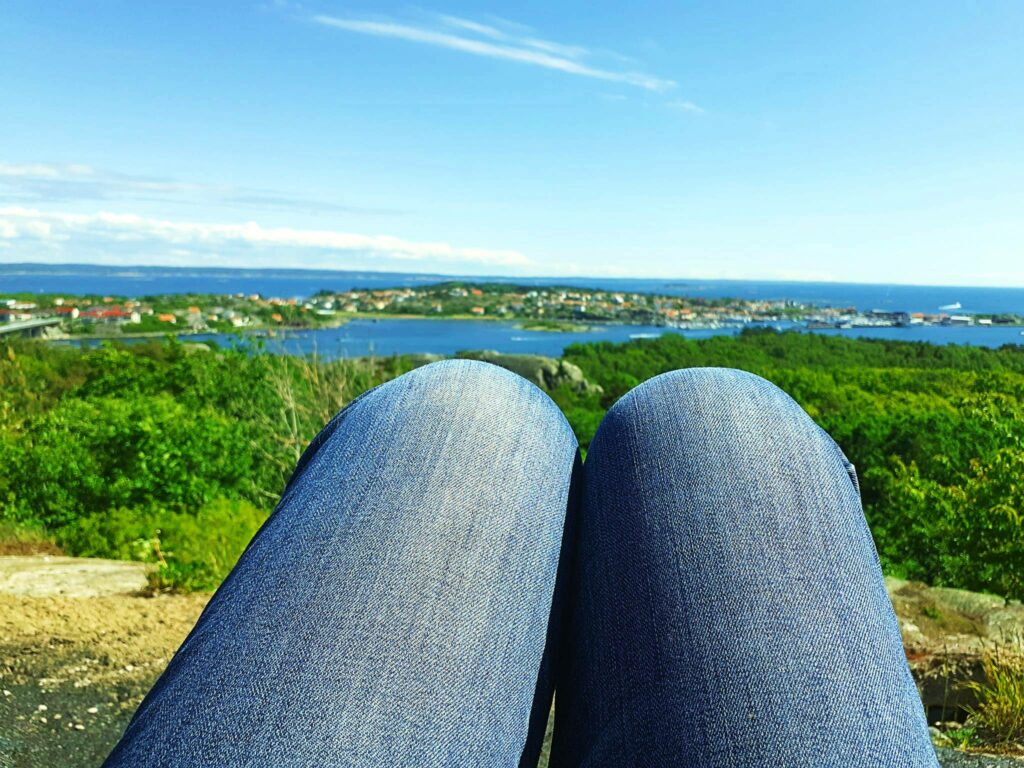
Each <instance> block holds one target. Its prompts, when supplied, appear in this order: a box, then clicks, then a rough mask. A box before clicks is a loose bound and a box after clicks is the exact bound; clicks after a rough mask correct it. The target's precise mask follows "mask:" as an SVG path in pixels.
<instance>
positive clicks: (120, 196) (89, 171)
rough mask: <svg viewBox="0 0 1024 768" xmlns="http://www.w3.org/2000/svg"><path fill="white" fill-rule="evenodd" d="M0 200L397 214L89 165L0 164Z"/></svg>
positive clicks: (270, 192)
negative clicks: (119, 171)
mask: <svg viewBox="0 0 1024 768" xmlns="http://www.w3.org/2000/svg"><path fill="white" fill-rule="evenodd" d="M0 197H2V198H4V199H5V200H7V201H10V202H21V203H33V204H35V203H55V202H72V201H106V200H138V201H146V202H159V203H185V204H196V205H202V206H204V207H205V206H208V205H210V204H220V205H225V206H234V207H239V208H260V209H268V210H287V211H306V212H313V213H353V214H366V215H388V214H392V215H393V214H396V213H399V212H398V211H389V210H383V209H373V208H360V207H355V206H347V205H341V204H338V203H333V202H329V201H324V200H308V199H303V198H295V197H290V196H288V195H286V194H281V193H278V192H273V191H269V190H261V189H249V188H245V187H235V186H231V185H227V184H200V183H195V182H187V181H177V180H174V179H162V178H155V177H149V176H135V175H131V174H126V173H117V172H115V171H105V170H101V169H97V168H93V167H92V166H89V165H84V164H80V163H76V164H66V165H60V164H51V163H24V164H13V163H3V162H0Z"/></svg>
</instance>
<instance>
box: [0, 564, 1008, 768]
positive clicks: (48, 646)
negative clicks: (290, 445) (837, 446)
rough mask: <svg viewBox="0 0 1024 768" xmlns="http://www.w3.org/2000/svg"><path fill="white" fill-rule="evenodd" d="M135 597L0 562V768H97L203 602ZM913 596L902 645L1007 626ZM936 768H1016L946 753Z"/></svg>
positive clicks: (70, 575)
mask: <svg viewBox="0 0 1024 768" xmlns="http://www.w3.org/2000/svg"><path fill="white" fill-rule="evenodd" d="M144 586H145V570H144V567H142V566H140V565H139V564H137V563H122V562H114V561H104V560H88V559H75V558H65V557H52V556H51V557H0V768H13V767H14V766H18V768H57V767H58V766H59V767H60V768H65V767H66V768H86V767H89V768H91V767H93V766H97V765H99V764H100V763H102V761H103V759H104V758H105V757H106V755H107V753H108V752H109V751H110V749H111V747H112V746H113V744H114V743H115V742H116V741H117V739H118V737H119V736H120V735H121V732H122V731H123V730H124V727H125V726H126V725H127V723H128V720H129V719H130V718H131V715H132V713H133V712H134V711H135V708H136V707H137V706H138V705H139V702H141V701H142V698H143V696H144V695H145V693H146V691H148V690H149V688H150V686H151V685H152V684H153V682H154V681H155V680H156V678H157V676H158V675H159V674H160V672H161V671H162V670H163V668H164V666H165V665H166V664H167V662H168V660H169V659H170V657H171V656H172V655H173V653H174V651H175V650H176V649H177V648H178V646H179V645H180V644H181V642H182V640H184V639H185V636H186V635H187V634H188V632H189V630H190V629H191V628H192V626H193V625H194V624H195V622H196V620H197V619H198V618H199V614H200V612H201V611H202V609H203V606H204V605H205V604H206V601H207V600H208V599H209V595H186V596H161V597H145V596H142V595H141V592H140V590H141V589H142V588H143V587H144ZM922 589H925V590H926V588H919V587H914V588H911V587H908V586H907V585H906V584H905V583H896V582H894V583H892V584H890V592H891V593H892V594H893V597H894V600H895V602H896V604H897V610H898V611H899V613H900V616H901V623H903V624H904V633H905V635H907V636H908V639H909V637H910V636H914V637H917V638H918V640H919V641H920V637H924V636H925V635H926V634H927V635H930V634H936V633H937V632H938V625H939V624H940V623H942V624H945V625H946V626H945V627H944V629H945V631H946V636H947V639H949V638H951V637H957V638H963V639H962V640H961V642H963V643H967V642H968V640H970V641H971V642H975V641H976V638H975V639H973V640H972V638H974V634H973V633H974V632H975V631H980V630H979V629H978V628H979V627H983V625H984V624H986V623H1002V622H1004V621H1005V620H1006V615H1007V610H1009V609H1005V608H1002V607H999V606H998V605H993V606H991V607H987V606H982V607H984V608H986V611H987V612H986V611H981V609H980V608H979V607H978V606H974V605H973V604H972V605H970V606H967V608H970V610H967V609H966V608H965V607H964V603H965V601H967V600H968V598H966V597H964V594H962V593H954V592H952V591H950V590H946V591H938V590H927V591H924V592H922ZM966 594H969V593H966ZM970 600H972V601H975V602H976V599H975V597H971V598H970ZM1019 610H1020V609H1019V608H1013V609H1012V611H1011V613H1013V612H1016V611H1019ZM967 617H969V618H970V621H968V619H967ZM997 619H998V622H997V621H996V620H997ZM908 623H912V624H913V626H912V627H910V626H906V625H907V624H908ZM940 760H941V762H942V765H943V766H945V768H954V767H955V768H960V767H963V768H968V767H970V768H997V767H999V766H1011V765H1012V766H1024V762H1019V761H1015V760H1011V759H1007V758H998V759H996V758H985V757H978V756H973V755H970V756H969V755H963V754H961V753H956V752H952V751H948V750H943V751H941V752H940Z"/></svg>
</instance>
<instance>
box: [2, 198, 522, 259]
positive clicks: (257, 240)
mask: <svg viewBox="0 0 1024 768" xmlns="http://www.w3.org/2000/svg"><path fill="white" fill-rule="evenodd" d="M2 240H7V241H9V242H10V241H14V242H16V243H17V242H33V241H35V242H38V243H42V244H46V245H50V246H60V247H63V246H65V245H71V246H74V245H75V244H76V242H77V241H79V240H81V241H85V242H87V243H89V244H96V243H97V242H100V243H109V244H117V245H119V246H123V245H124V244H134V245H136V246H138V247H140V248H141V247H150V246H152V245H153V244H163V245H164V246H170V247H175V248H177V247H183V246H192V247H201V248H219V247H242V248H247V247H248V248H258V249H268V248H269V249H277V248H288V249H293V250H296V251H300V252H301V251H307V252H309V251H316V252H345V253H360V254H376V255H379V256H381V257H385V258H390V259H396V260H401V261H428V260H435V261H439V262H446V263H449V262H450V263H464V264H482V265H488V266H496V267H523V266H528V265H530V264H531V263H532V262H531V261H530V260H529V259H528V258H527V257H526V256H524V255H523V254H521V253H519V252H517V251H512V250H496V249H486V248H462V247H456V246H452V245H449V244H448V243H441V242H422V241H415V240H406V239H403V238H399V237H394V236H392V235H363V234H357V233H353V232H341V231H336V230H315V229H295V228H291V227H265V226H262V225H260V224H258V223H256V222H252V221H250V222H245V223H242V224H221V223H213V224H211V223H200V222H181V221H168V220H164V219H153V218H147V217H143V216H139V215H136V214H132V213H111V212H105V211H104V212H100V213H93V214H83V213H67V212H53V211H41V210H38V209H33V208H23V207H18V206H7V207H0V241H2Z"/></svg>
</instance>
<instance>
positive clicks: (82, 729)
mask: <svg viewBox="0 0 1024 768" xmlns="http://www.w3.org/2000/svg"><path fill="white" fill-rule="evenodd" d="M75 730H76V731H84V730H85V726H84V725H82V724H81V723H75Z"/></svg>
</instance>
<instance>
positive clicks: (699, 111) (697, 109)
mask: <svg viewBox="0 0 1024 768" xmlns="http://www.w3.org/2000/svg"><path fill="white" fill-rule="evenodd" d="M668 106H670V107H671V108H672V109H678V110H679V111H680V112H689V113H691V114H694V115H703V114H704V113H705V112H706V111H707V110H705V109H704V108H703V107H701V106H698V105H697V104H694V103H693V102H692V101H687V100H685V99H677V100H676V101H670V102H669V103H668Z"/></svg>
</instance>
